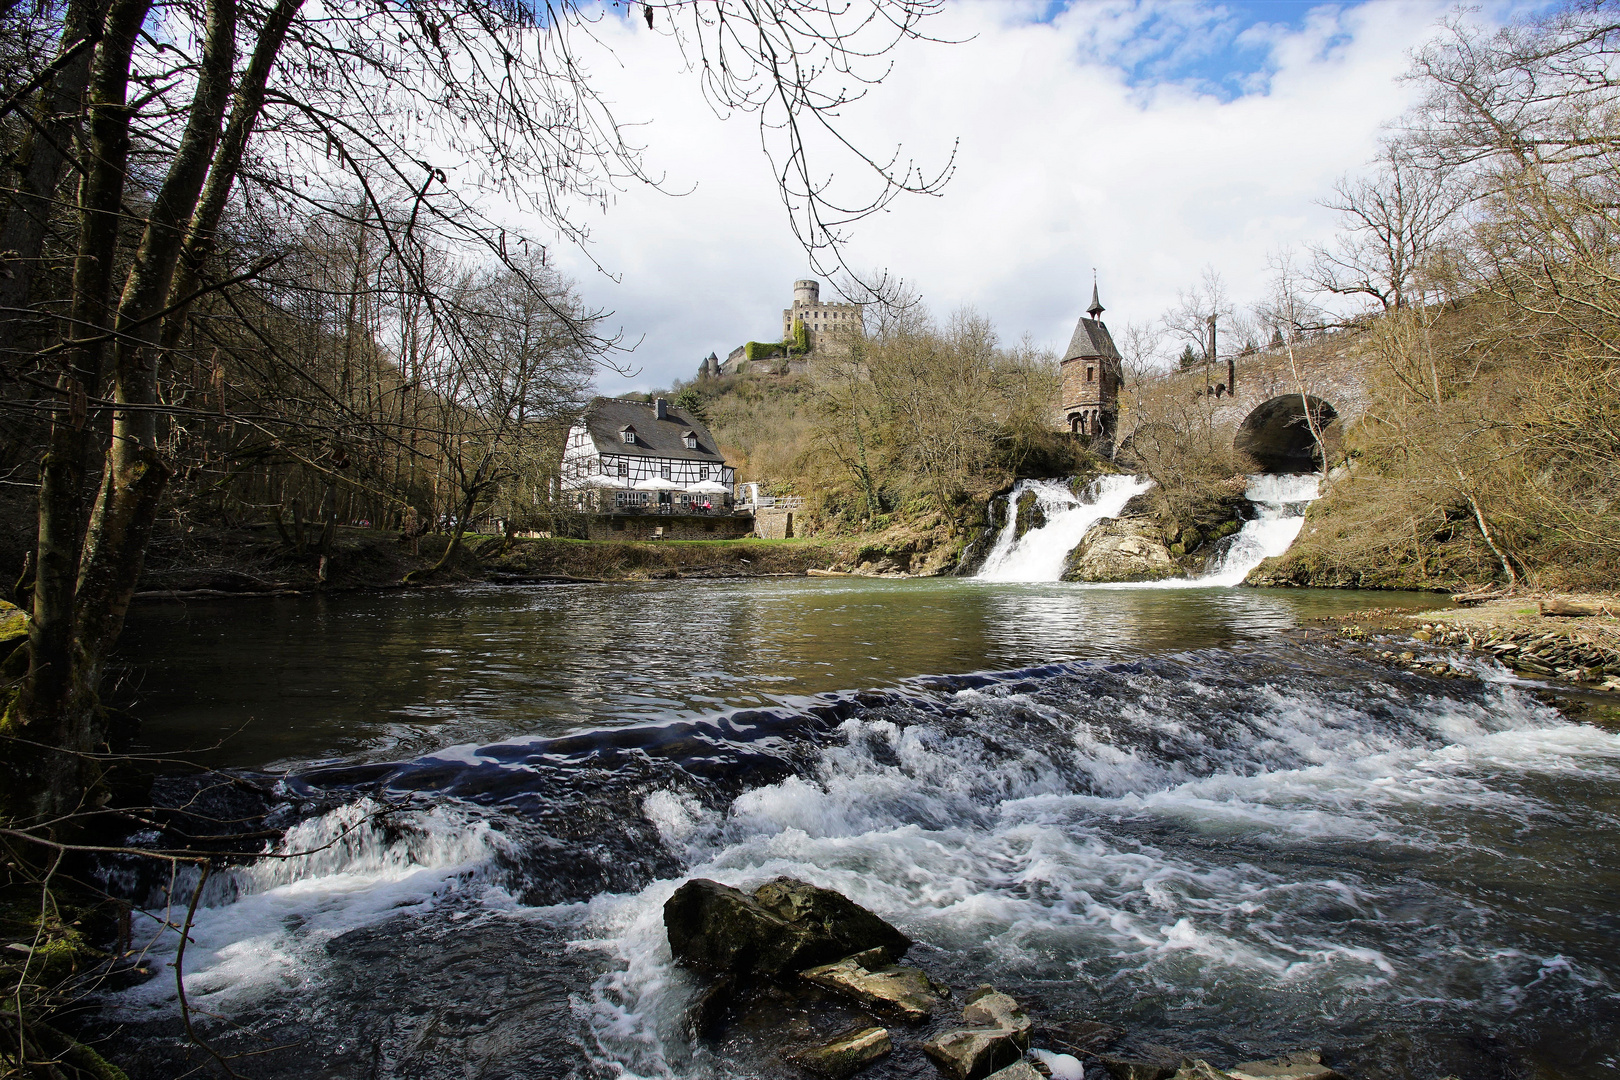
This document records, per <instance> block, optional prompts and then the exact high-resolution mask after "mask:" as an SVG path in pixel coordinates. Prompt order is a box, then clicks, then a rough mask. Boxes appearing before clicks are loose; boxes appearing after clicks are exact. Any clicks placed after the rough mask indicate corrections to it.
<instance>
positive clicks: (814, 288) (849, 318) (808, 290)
mask: <svg viewBox="0 0 1620 1080" xmlns="http://www.w3.org/2000/svg"><path fill="white" fill-rule="evenodd" d="M795 319H797V320H799V321H801V322H803V323H804V328H805V330H806V331H808V332H809V334H810V349H811V351H812V352H814V351H815V350H816V348H817V347H818V346H817V344H816V338H817V337H818V336H819V335H821V334H824V333H827V332H829V331H835V330H848V329H851V328H857V329H858V328H860V326H861V325H862V324H861V305H859V304H830V303H829V304H824V303H822V302H821V282H819V281H814V280H811V279H809V278H806V279H804V280H802V281H795V282H794V283H793V306H792V307H790V308H786V309H784V310H783V312H782V340H783V341H791V340H793V322H794V320H795Z"/></svg>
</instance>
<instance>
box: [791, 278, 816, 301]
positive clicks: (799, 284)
mask: <svg viewBox="0 0 1620 1080" xmlns="http://www.w3.org/2000/svg"><path fill="white" fill-rule="evenodd" d="M793 302H794V303H795V304H819V303H821V282H819V281H812V280H810V279H808V278H806V279H805V280H803V281H795V282H794V283H793Z"/></svg>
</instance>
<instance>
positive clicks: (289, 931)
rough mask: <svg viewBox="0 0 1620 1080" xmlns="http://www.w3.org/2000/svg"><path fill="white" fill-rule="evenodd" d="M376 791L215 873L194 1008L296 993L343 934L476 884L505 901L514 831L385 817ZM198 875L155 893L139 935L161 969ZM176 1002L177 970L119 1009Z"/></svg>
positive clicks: (191, 958) (439, 819)
mask: <svg viewBox="0 0 1620 1080" xmlns="http://www.w3.org/2000/svg"><path fill="white" fill-rule="evenodd" d="M383 809H384V808H383V807H382V806H380V805H379V804H377V803H376V802H374V801H373V800H371V799H368V798H362V799H360V800H358V801H356V802H354V803H351V804H349V805H347V806H342V807H340V808H338V809H336V810H333V811H331V812H329V813H326V814H322V815H320V816H318V817H314V818H311V819H309V820H307V821H304V822H302V823H301V824H298V825H296V826H294V827H293V828H291V829H289V830H288V831H287V832H286V834H285V835H284V836H283V837H282V839H281V840H280V841H279V842H278V843H276V844H274V845H273V846H272V847H271V848H270V849H269V850H268V851H267V853H266V857H264V858H262V859H259V860H256V861H254V862H252V863H249V864H247V865H245V866H238V867H233V868H230V869H228V870H224V871H221V872H220V873H217V874H215V875H213V876H212V877H210V879H209V881H208V883H207V884H206V885H205V886H204V890H203V896H202V899H201V901H200V902H199V905H198V908H197V914H196V919H195V922H194V924H193V926H192V930H191V934H190V937H191V941H190V943H189V944H188V945H187V947H186V955H185V981H186V994H187V997H188V999H189V1000H190V1002H191V1004H192V1006H193V1007H194V1008H196V1007H201V1008H204V1009H211V1008H218V1007H220V1006H221V1005H222V1004H223V1003H225V1002H227V1001H232V1000H237V999H241V998H244V997H252V996H255V995H259V994H262V993H265V992H269V991H272V990H278V989H279V990H292V989H294V988H297V987H300V986H303V985H305V984H306V983H307V982H308V981H309V980H310V979H312V978H314V977H316V976H317V975H318V970H319V958H320V953H321V949H322V947H323V946H324V945H325V944H326V943H327V942H329V941H331V940H332V939H333V938H335V937H337V936H339V935H341V934H343V933H346V932H348V931H350V930H353V929H356V928H358V927H362V926H368V925H372V924H374V923H377V922H380V921H382V920H384V919H387V918H392V917H394V916H396V915H399V914H401V913H403V912H407V911H415V912H422V911H428V910H431V909H432V908H433V907H434V905H436V904H437V903H438V902H440V901H441V900H442V899H444V898H445V897H447V896H449V895H451V894H453V893H457V892H463V891H467V890H468V889H469V888H471V889H474V890H477V891H484V890H488V891H489V893H490V895H489V896H488V898H487V899H488V900H489V901H490V902H491V903H500V902H501V900H502V898H504V897H505V893H504V892H503V891H502V890H501V889H500V888H499V887H498V884H497V882H498V881H499V874H498V872H497V865H498V862H499V860H500V857H501V856H502V855H503V854H506V853H508V843H509V842H508V839H507V837H505V836H504V835H503V834H502V833H500V832H498V831H496V830H493V829H492V828H491V827H490V824H489V821H488V820H487V819H486V818H485V817H484V816H483V815H480V814H478V813H477V812H476V811H473V810H472V809H470V808H468V807H464V806H456V805H450V804H441V805H438V806H435V807H433V808H432V809H429V810H401V811H398V812H394V813H383V812H382V811H383ZM196 880H197V875H196V873H195V872H191V873H189V874H187V875H183V876H181V877H179V878H178V879H177V880H176V881H175V883H174V889H173V891H172V892H171V891H169V890H167V889H165V890H163V891H161V892H159V893H157V894H156V895H154V896H152V897H150V898H149V899H148V901H147V904H146V911H147V913H148V914H147V915H145V916H144V917H141V918H138V919H137V920H136V923H135V926H134V928H133V929H134V935H133V939H134V940H135V941H136V942H139V943H143V944H145V946H146V947H147V948H148V949H149V958H150V959H151V961H152V962H153V964H154V965H155V966H157V967H158V968H160V969H161V968H165V967H167V966H169V965H171V964H172V963H173V959H174V954H175V945H176V944H177V939H176V937H175V935H174V934H173V933H172V932H171V931H170V930H169V929H168V927H173V926H177V925H179V924H180V923H181V922H182V921H183V920H184V918H185V914H186V908H187V905H188V903H189V902H190V899H191V894H192V892H193V890H194V888H195V884H196ZM176 1001H177V998H176V994H175V985H174V980H173V977H172V975H167V976H163V977H159V978H156V979H152V980H151V981H148V982H146V983H143V984H141V985H140V986H137V987H135V988H133V989H131V990H129V991H126V992H125V993H123V994H121V995H118V996H117V997H116V998H115V999H114V1002H115V1004H116V1006H117V1009H118V1012H119V1013H121V1014H123V1015H126V1016H129V1017H130V1018H131V1019H134V1018H137V1017H138V1015H139V1014H140V1013H141V1012H142V1011H146V1010H151V1009H154V1008H155V1009H158V1010H163V1011H166V1010H168V1009H169V1008H171V1007H172V1006H173V1005H174V1004H175V1003H176Z"/></svg>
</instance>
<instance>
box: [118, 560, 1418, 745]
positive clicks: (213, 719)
mask: <svg viewBox="0 0 1620 1080" xmlns="http://www.w3.org/2000/svg"><path fill="white" fill-rule="evenodd" d="M1373 602H1376V603H1377V604H1378V605H1379V606H1410V607H1418V606H1424V607H1433V606H1435V605H1436V604H1437V603H1440V602H1443V598H1439V597H1436V596H1435V595H1434V594H1429V593H1379V594H1376V595H1373V596H1370V597H1369V596H1367V595H1362V594H1356V593H1349V592H1344V591H1335V590H1299V591H1297V592H1286V593H1282V592H1266V591H1260V590H1253V589H1197V590H1181V591H1174V592H1169V591H1167V592H1151V591H1137V592H1129V591H1120V590H1098V589H1091V588H1086V587H1078V586H1069V585H1062V584H1046V585H986V584H980V583H978V582H972V581H956V580H922V581H881V580H870V579H865V580H853V581H852V580H840V579H813V578H793V579H766V580H757V581H714V582H667V583H666V582H652V583H637V584H624V585H590V586H575V585H569V586H551V587H538V588H526V589H524V588H506V587H502V588H482V589H468V590H459V591H455V592H447V591H441V592H422V593H401V594H382V595H378V594H355V595H348V596H334V597H323V598H314V599H305V598H267V599H258V600H241V601H227V602H217V601H211V602H207V603H199V604H170V603H163V604H154V605H151V606H148V607H144V608H138V609H137V610H136V611H135V612H133V613H132V614H131V616H130V620H129V625H128V629H127V631H126V634H125V644H124V646H123V658H124V660H125V661H126V662H127V663H128V665H129V667H130V670H129V675H128V680H127V682H126V684H125V686H124V687H123V688H122V690H121V693H120V695H119V697H120V703H123V704H128V705H129V706H130V707H131V708H132V710H133V711H134V712H135V713H136V714H137V715H140V716H142V717H147V718H150V722H149V723H147V724H146V725H145V728H144V743H145V747H144V748H146V749H150V750H152V751H153V752H160V753H173V752H179V751H187V750H192V751H194V750H198V749H200V748H204V747H212V746H214V745H215V744H216V743H218V742H219V741H220V740H221V739H228V741H226V742H225V744H224V745H223V746H221V747H220V748H219V749H218V750H215V751H211V752H206V753H202V754H200V755H199V757H198V760H201V761H203V762H205V763H207V764H210V765H215V766H219V767H227V768H247V769H260V768H270V767H295V766H297V765H299V764H302V763H305V762H309V761H312V760H318V759H323V758H340V757H341V758H353V757H360V758H373V759H375V758H378V757H386V758H397V757H400V756H408V755H411V754H417V753H424V752H427V751H429V750H433V749H437V748H439V747H442V746H450V745H455V744H457V743H471V742H492V741H495V740H499V739H505V738H509V737H511V736H514V735H534V736H551V735H559V734H563V733H565V732H569V731H574V730H580V729H593V728H597V727H603V726H608V725H619V724H633V723H645V722H646V721H648V720H652V719H664V718H672V717H694V716H702V715H708V714H712V713H715V712H718V711H721V710H725V709H736V708H749V707H757V706H761V705H771V704H774V703H776V702H777V701H779V700H781V699H782V697H783V696H785V695H786V696H790V695H804V694H816V693H823V692H827V691H834V690H849V689H855V688H871V687H882V686H893V685H894V684H895V683H896V682H897V681H898V680H901V679H905V678H909V677H912V676H916V675H930V674H939V673H944V672H962V671H977V670H982V669H991V670H998V669H1007V668H1017V667H1024V666H1027V665H1030V664H1039V663H1047V662H1049V661H1053V660H1067V659H1120V658H1125V657H1131V656H1138V655H1141V654H1143V653H1147V652H1160V651H1168V650H1175V649H1185V648H1197V647H1202V646H1207V645H1222V644H1226V643H1229V642H1234V641H1240V640H1245V639H1249V640H1252V639H1256V638H1260V637H1263V636H1265V635H1266V634H1268V633H1271V632H1273V631H1276V630H1279V629H1284V628H1287V627H1291V626H1294V625H1296V624H1297V623H1298V621H1299V620H1301V619H1305V618H1310V617H1313V616H1318V615H1328V614H1332V613H1334V612H1339V611H1345V610H1349V609H1352V608H1356V607H1367V606H1369V604H1370V603H1373Z"/></svg>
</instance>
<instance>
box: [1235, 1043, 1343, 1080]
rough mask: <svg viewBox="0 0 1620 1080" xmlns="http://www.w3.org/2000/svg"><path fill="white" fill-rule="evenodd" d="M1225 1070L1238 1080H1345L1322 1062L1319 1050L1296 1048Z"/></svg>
mask: <svg viewBox="0 0 1620 1080" xmlns="http://www.w3.org/2000/svg"><path fill="white" fill-rule="evenodd" d="M1226 1072H1227V1075H1229V1076H1235V1077H1237V1078H1238V1080H1345V1078H1344V1076H1342V1075H1341V1074H1340V1073H1337V1072H1335V1071H1334V1070H1332V1069H1330V1068H1328V1067H1327V1066H1326V1065H1323V1064H1322V1052H1321V1051H1320V1050H1296V1051H1294V1052H1293V1053H1291V1054H1284V1055H1282V1056H1281V1057H1274V1058H1266V1059H1265V1060H1264V1061H1245V1062H1243V1063H1242V1064H1241V1065H1234V1066H1233V1067H1232V1068H1230V1069H1227V1070H1226Z"/></svg>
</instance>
